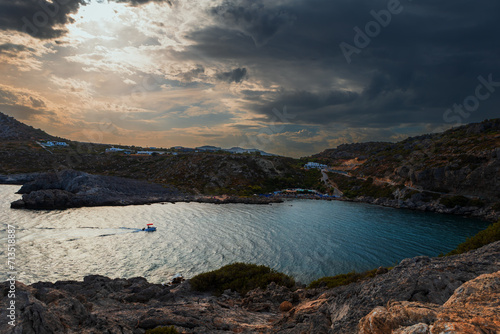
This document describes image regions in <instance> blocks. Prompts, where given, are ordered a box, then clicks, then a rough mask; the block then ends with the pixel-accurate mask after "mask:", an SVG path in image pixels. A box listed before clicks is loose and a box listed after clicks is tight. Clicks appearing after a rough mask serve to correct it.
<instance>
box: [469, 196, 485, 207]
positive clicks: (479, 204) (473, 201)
mask: <svg viewBox="0 0 500 334" xmlns="http://www.w3.org/2000/svg"><path fill="white" fill-rule="evenodd" d="M485 205H486V203H484V202H483V201H481V200H480V199H477V198H475V199H471V200H470V201H469V206H475V207H477V208H482V207H484V206H485Z"/></svg>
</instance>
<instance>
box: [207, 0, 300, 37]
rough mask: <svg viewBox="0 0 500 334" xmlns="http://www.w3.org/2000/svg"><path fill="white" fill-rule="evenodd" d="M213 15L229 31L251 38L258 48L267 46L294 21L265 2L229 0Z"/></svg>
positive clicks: (215, 10) (214, 11)
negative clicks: (235, 30)
mask: <svg viewBox="0 0 500 334" xmlns="http://www.w3.org/2000/svg"><path fill="white" fill-rule="evenodd" d="M212 14H213V15H214V16H216V17H217V19H218V20H221V21H222V22H224V23H225V24H226V26H227V27H228V28H229V29H239V30H240V31H242V32H243V33H245V34H247V35H248V36H250V37H251V38H252V39H253V40H254V42H255V44H256V45H257V46H261V45H263V44H265V43H266V42H267V41H268V40H269V39H271V38H272V37H273V36H274V35H275V34H276V33H278V32H279V31H280V30H281V29H283V28H284V27H286V26H288V25H290V24H291V23H292V22H293V20H294V16H293V15H291V14H290V13H288V12H287V11H286V10H284V8H274V7H273V6H272V5H269V3H266V2H264V1H263V0H258V1H256V0H227V1H225V2H224V3H223V4H222V5H220V6H218V7H216V8H214V9H212Z"/></svg>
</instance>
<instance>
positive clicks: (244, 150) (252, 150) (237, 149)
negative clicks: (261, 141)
mask: <svg viewBox="0 0 500 334" xmlns="http://www.w3.org/2000/svg"><path fill="white" fill-rule="evenodd" d="M223 151H226V152H230V153H235V154H243V153H260V155H264V156H273V155H275V154H271V153H267V152H264V151H261V150H259V149H256V148H241V147H231V148H227V149H224V150H223Z"/></svg>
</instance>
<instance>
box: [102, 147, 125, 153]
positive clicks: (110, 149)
mask: <svg viewBox="0 0 500 334" xmlns="http://www.w3.org/2000/svg"><path fill="white" fill-rule="evenodd" d="M123 151H125V150H124V149H123V148H117V147H110V148H107V149H106V152H123Z"/></svg>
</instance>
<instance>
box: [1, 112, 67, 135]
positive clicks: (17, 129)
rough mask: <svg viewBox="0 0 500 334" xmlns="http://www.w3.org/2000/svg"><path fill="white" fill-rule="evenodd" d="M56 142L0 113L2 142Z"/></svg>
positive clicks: (43, 133) (40, 131) (38, 130)
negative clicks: (34, 140) (33, 140)
mask: <svg viewBox="0 0 500 334" xmlns="http://www.w3.org/2000/svg"><path fill="white" fill-rule="evenodd" d="M32 139H37V140H56V139H57V138H56V137H54V136H51V135H49V134H47V133H45V132H44V131H42V130H40V129H35V128H34V127H32V126H29V125H26V124H24V123H21V122H19V121H18V120H16V119H15V118H13V117H10V116H7V115H5V114H2V113H1V112H0V140H2V141H4V140H32Z"/></svg>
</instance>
